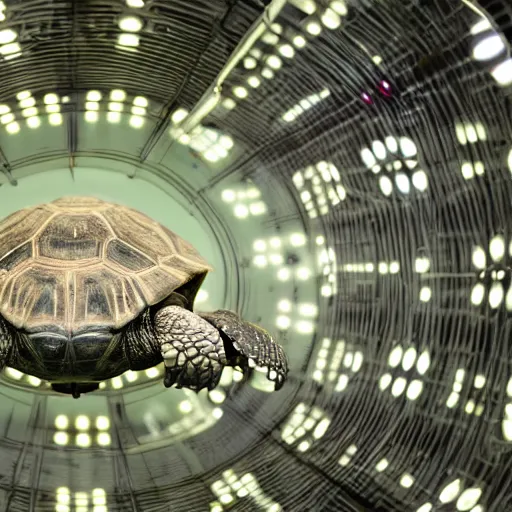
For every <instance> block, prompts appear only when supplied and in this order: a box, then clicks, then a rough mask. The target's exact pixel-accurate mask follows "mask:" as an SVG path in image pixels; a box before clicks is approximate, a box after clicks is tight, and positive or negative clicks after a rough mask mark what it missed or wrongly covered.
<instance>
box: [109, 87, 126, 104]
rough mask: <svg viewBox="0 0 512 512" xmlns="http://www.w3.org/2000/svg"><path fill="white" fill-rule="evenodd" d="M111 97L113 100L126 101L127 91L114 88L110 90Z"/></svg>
mask: <svg viewBox="0 0 512 512" xmlns="http://www.w3.org/2000/svg"><path fill="white" fill-rule="evenodd" d="M110 99H111V100H112V101H124V100H125V99H126V93H125V92H124V91H123V90H122V89H114V90H113V91H111V92H110Z"/></svg>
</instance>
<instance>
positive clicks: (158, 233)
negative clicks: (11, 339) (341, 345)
mask: <svg viewBox="0 0 512 512" xmlns="http://www.w3.org/2000/svg"><path fill="white" fill-rule="evenodd" d="M209 270H211V267H210V266H209V265H208V263H207V262H206V261H205V260H204V259H203V258H202V257H201V256H200V255H199V253H198V252H197V251H196V250H195V249H194V248H193V246H192V245H191V244H190V243H188V242H186V241H185V240H183V239H181V238H180V237H179V236H178V235H176V234H175V233H173V232H172V231H170V230H169V229H167V228H164V227H163V226H161V225H160V224H159V223H157V222H155V221H154V220H152V219H150V218H149V217H147V216H146V215H144V214H142V213H140V212H138V211H136V210H133V209H131V208H128V207H125V206H121V205H117V204H112V203H108V202H105V201H101V200H99V199H96V198H87V197H77V198H61V199H59V200H57V201H55V202H53V203H49V204H44V205H39V206H36V207H31V208H25V209H23V210H20V211H18V212H15V213H14V214H12V215H10V216H9V217H7V218H6V219H4V220H3V221H1V222H0V314H1V315H2V316H3V317H4V318H5V319H6V320H8V321H9V322H11V323H12V324H13V325H15V326H16V327H18V328H24V329H27V330H29V331H36V330H40V329H43V328H45V327H50V328H52V329H53V330H62V331H66V332H80V331H82V330H86V329H94V327H95V326H97V327H99V328H112V329H117V328H120V327H122V326H124V325H126V324H127V323H128V322H130V321H131V320H133V319H134V318H135V317H137V316H138V315H139V314H140V313H141V311H143V310H144V308H146V307H147V306H149V305H153V304H156V303H158V302H160V301H161V300H163V299H165V298H166V297H167V296H168V295H169V294H170V293H171V292H172V291H173V290H175V289H176V288H178V287H180V286H182V285H183V284H185V283H187V282H188V281H189V280H190V279H192V278H193V277H194V276H197V275H205V274H206V273H207V272H208V271H209Z"/></svg>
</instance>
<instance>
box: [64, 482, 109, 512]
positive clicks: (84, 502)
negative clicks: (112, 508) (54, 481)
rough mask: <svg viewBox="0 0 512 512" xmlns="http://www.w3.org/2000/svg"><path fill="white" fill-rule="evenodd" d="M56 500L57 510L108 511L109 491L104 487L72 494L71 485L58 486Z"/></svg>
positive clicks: (68, 511)
mask: <svg viewBox="0 0 512 512" xmlns="http://www.w3.org/2000/svg"><path fill="white" fill-rule="evenodd" d="M55 501H56V504H55V512H108V507H107V493H106V492H105V489H102V488H97V489H93V490H92V491H91V492H90V493H87V492H83V491H78V492H74V493H73V496H72V494H71V491H70V489H69V487H58V488H57V489H56V491H55ZM90 505H92V508H91V507H90Z"/></svg>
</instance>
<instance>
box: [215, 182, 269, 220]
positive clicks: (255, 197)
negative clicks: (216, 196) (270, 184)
mask: <svg viewBox="0 0 512 512" xmlns="http://www.w3.org/2000/svg"><path fill="white" fill-rule="evenodd" d="M221 198H222V200H223V201H224V202H225V203H228V204H232V205H233V214H234V216H235V217H237V218H238V219H246V218H247V217H249V215H252V216H254V217H257V216H260V215H263V214H265V213H266V212H267V205H266V203H265V202H264V201H262V200H261V199H260V198H261V192H260V191H259V190H258V189H257V188H256V187H254V186H250V187H248V188H247V189H245V190H233V189H225V190H223V191H222V194H221Z"/></svg>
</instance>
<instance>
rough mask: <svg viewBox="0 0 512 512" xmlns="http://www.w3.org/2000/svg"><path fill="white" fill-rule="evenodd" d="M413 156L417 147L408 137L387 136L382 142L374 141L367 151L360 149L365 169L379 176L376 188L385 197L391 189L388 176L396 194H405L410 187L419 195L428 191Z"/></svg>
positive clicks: (425, 180) (390, 192)
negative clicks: (418, 192)
mask: <svg viewBox="0 0 512 512" xmlns="http://www.w3.org/2000/svg"><path fill="white" fill-rule="evenodd" d="M417 154H418V148H417V147H416V144H415V143H414V142H413V141H412V140H411V139H410V138H409V137H399V138H396V137H393V136H391V135H390V136H388V137H386V138H385V140H384V141H382V140H374V141H373V142H372V144H371V148H368V147H365V148H363V149H362V150H361V159H362V161H363V163H364V164H365V166H366V168H367V169H369V170H370V171H371V172H372V173H373V174H375V175H378V176H379V187H380V190H381V192H382V193H383V194H384V195H385V196H390V195H391V194H392V193H393V190H394V185H393V181H392V179H391V177H393V178H394V182H395V185H396V188H397V189H398V191H399V192H400V193H402V194H405V195H407V194H409V193H410V191H411V184H412V187H413V188H415V189H416V190H418V191H420V192H424V191H425V190H426V189H427V188H428V178H427V175H426V173H425V171H423V170H422V169H420V168H419V167H418V160H417V159H416V158H415V157H416V156H417ZM381 171H385V172H384V173H381ZM390 176H391V177H390Z"/></svg>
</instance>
